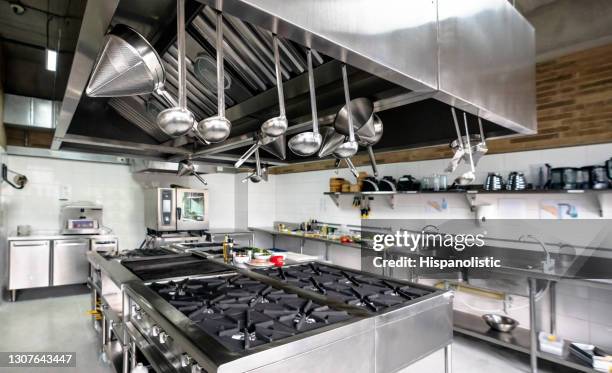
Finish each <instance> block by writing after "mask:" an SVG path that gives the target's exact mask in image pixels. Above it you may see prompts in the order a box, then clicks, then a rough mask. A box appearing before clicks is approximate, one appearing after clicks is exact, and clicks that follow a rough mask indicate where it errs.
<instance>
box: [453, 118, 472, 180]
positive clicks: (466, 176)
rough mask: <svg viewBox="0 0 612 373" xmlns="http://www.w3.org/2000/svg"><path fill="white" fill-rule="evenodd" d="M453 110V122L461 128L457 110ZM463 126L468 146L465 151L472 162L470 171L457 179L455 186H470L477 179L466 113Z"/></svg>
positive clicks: (466, 145)
mask: <svg viewBox="0 0 612 373" xmlns="http://www.w3.org/2000/svg"><path fill="white" fill-rule="evenodd" d="M452 110H453V120H454V121H455V125H456V126H457V128H459V125H458V123H457V115H456V114H455V108H452ZM463 124H464V125H465V138H466V144H465V146H464V149H465V151H466V152H467V154H468V158H469V160H470V170H469V171H467V172H465V173H464V174H463V175H461V176H459V177H458V178H457V179H455V184H459V185H468V184H470V183H471V182H473V181H474V180H475V179H476V174H475V172H476V169H475V167H474V158H473V157H472V147H471V146H470V131H469V130H468V124H467V115H466V114H465V112H463Z"/></svg>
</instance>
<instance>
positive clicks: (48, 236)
mask: <svg viewBox="0 0 612 373" xmlns="http://www.w3.org/2000/svg"><path fill="white" fill-rule="evenodd" d="M71 238H88V239H91V238H99V239H116V238H117V236H116V235H113V234H60V233H59V231H48V232H40V233H37V232H34V233H33V234H30V235H27V236H18V235H17V234H15V233H12V234H11V235H10V236H8V238H7V240H8V241H35V240H36V241H39V240H49V241H51V240H66V239H71Z"/></svg>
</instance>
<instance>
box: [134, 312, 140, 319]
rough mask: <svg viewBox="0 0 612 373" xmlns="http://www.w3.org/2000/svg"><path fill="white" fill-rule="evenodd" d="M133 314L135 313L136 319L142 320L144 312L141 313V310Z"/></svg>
mask: <svg viewBox="0 0 612 373" xmlns="http://www.w3.org/2000/svg"><path fill="white" fill-rule="evenodd" d="M133 315H134V319H136V320H142V313H140V312H139V311H137V312H134V313H133Z"/></svg>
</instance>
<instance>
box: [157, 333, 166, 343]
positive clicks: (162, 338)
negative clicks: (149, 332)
mask: <svg viewBox="0 0 612 373" xmlns="http://www.w3.org/2000/svg"><path fill="white" fill-rule="evenodd" d="M167 341H168V334H167V333H166V332H161V333H159V343H161V344H164V343H166V342H167Z"/></svg>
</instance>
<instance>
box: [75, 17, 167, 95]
mask: <svg viewBox="0 0 612 373" xmlns="http://www.w3.org/2000/svg"><path fill="white" fill-rule="evenodd" d="M164 80H165V71H164V68H163V65H162V63H161V59H160V58H159V55H158V54H157V52H156V51H155V49H153V47H152V46H151V44H149V42H148V41H147V40H146V39H145V38H144V37H143V36H142V35H140V34H139V33H138V32H136V31H135V30H134V29H132V28H130V27H129V26H126V25H122V24H119V25H117V26H115V27H114V28H113V29H112V30H111V32H110V33H109V34H108V35H107V36H106V42H105V44H104V48H103V49H102V51H101V52H100V54H99V55H98V59H97V61H96V65H95V66H94V69H93V72H92V74H91V78H90V79H89V84H88V85H87V88H86V90H85V93H86V94H87V95H88V96H89V97H118V96H134V95H142V94H148V93H151V92H154V91H158V90H163V86H164Z"/></svg>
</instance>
